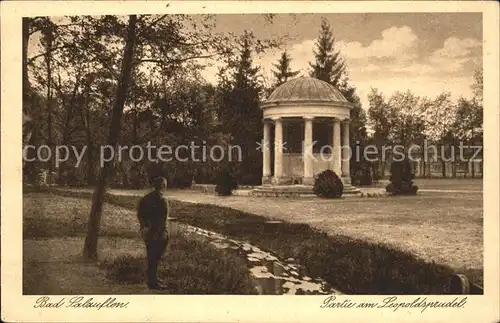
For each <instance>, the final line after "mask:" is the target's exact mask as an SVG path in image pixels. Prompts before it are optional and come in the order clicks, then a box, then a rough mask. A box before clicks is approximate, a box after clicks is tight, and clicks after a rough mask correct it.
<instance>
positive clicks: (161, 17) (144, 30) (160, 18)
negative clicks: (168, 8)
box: [137, 15, 168, 37]
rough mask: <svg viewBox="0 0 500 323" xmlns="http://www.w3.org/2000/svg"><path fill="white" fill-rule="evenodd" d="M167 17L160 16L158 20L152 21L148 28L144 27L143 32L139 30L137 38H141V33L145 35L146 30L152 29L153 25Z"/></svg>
mask: <svg viewBox="0 0 500 323" xmlns="http://www.w3.org/2000/svg"><path fill="white" fill-rule="evenodd" d="M167 17H168V15H163V16H160V17H159V18H157V19H155V20H153V21H152V22H151V23H150V24H149V25H148V26H146V27H145V28H144V29H143V30H141V31H140V32H139V33H138V34H137V37H141V36H142V34H143V33H145V32H146V31H147V30H148V29H150V28H152V27H153V26H154V25H156V24H157V23H159V22H160V21H162V20H163V19H165V18H167Z"/></svg>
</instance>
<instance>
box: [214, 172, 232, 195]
mask: <svg viewBox="0 0 500 323" xmlns="http://www.w3.org/2000/svg"><path fill="white" fill-rule="evenodd" d="M237 187H238V185H237V183H236V180H235V178H234V176H233V175H232V174H231V173H230V172H229V171H228V170H221V171H220V172H219V173H218V174H217V179H216V185H215V191H216V192H217V194H218V195H220V196H228V195H231V194H232V192H233V190H234V189H236V188H237Z"/></svg>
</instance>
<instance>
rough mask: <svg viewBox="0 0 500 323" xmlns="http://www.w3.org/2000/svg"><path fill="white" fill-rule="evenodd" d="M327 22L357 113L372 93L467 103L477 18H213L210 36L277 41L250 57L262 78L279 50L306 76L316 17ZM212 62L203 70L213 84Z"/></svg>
mask: <svg viewBox="0 0 500 323" xmlns="http://www.w3.org/2000/svg"><path fill="white" fill-rule="evenodd" d="M322 17H324V18H326V19H327V20H328V22H329V24H330V26H331V29H332V32H333V35H334V37H335V39H336V49H337V50H340V52H341V54H342V55H343V56H344V59H345V61H346V63H347V71H348V74H349V78H350V83H351V84H352V85H354V86H355V87H356V89H357V91H356V93H357V94H358V96H359V97H360V98H361V102H362V104H363V108H365V109H367V108H368V100H367V94H368V93H369V92H370V89H371V88H376V89H378V90H379V91H380V92H382V93H383V94H384V95H385V96H386V97H388V96H390V95H391V94H393V93H394V92H395V91H406V90H408V89H410V90H411V91H412V92H414V93H415V94H417V95H420V96H428V97H430V98H433V97H435V96H437V95H438V94H439V93H441V92H443V91H444V92H450V93H451V95H452V98H454V99H456V98H458V97H460V96H464V97H471V95H472V91H471V88H470V86H471V84H472V82H473V73H474V70H475V68H476V67H477V66H481V65H482V16H481V13H368V14H367V13H338V14H298V15H276V16H275V17H274V19H273V21H272V23H270V22H269V21H268V20H266V18H265V17H264V16H263V15H257V14H247V15H243V14H234V15H217V16H216V29H215V31H217V32H233V33H235V34H242V33H243V32H244V31H245V30H251V31H253V33H254V34H255V35H256V36H257V37H258V38H262V39H266V38H276V37H277V38H284V37H285V36H288V37H287V38H286V39H287V40H286V43H285V45H284V47H283V48H282V49H280V50H275V51H270V52H267V53H265V54H263V55H261V56H260V57H256V58H255V59H254V62H255V64H256V65H259V66H261V68H262V72H263V74H264V75H266V76H267V77H270V75H271V73H270V70H271V69H272V68H273V66H272V64H273V63H276V62H277V60H278V59H279V57H280V54H281V52H282V50H283V49H285V48H286V49H287V51H288V53H289V54H290V56H291V57H292V62H291V67H292V69H293V70H299V71H301V72H302V73H303V75H306V74H307V71H308V68H309V64H308V62H310V61H312V60H313V58H314V56H313V55H314V54H313V49H314V43H315V40H316V37H317V35H318V32H319V29H320V25H321V18H322ZM217 70H218V63H217V62H216V61H215V62H213V66H212V67H209V68H207V69H206V70H205V71H204V72H203V76H204V77H205V78H206V79H207V80H208V81H209V82H214V83H215V82H216V76H215V75H216V73H217Z"/></svg>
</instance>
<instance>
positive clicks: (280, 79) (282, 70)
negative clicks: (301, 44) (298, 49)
mask: <svg viewBox="0 0 500 323" xmlns="http://www.w3.org/2000/svg"><path fill="white" fill-rule="evenodd" d="M291 61H292V57H290V54H288V52H287V51H286V50H285V51H284V52H283V53H282V54H281V57H280V59H279V60H278V62H277V63H273V66H274V68H275V69H276V70H273V71H272V73H273V75H274V77H275V79H276V82H275V83H274V86H273V87H274V88H277V87H278V86H280V85H281V84H283V83H285V82H286V81H288V80H289V79H292V78H294V77H296V76H297V75H299V73H300V71H292V68H291V67H290V63H291Z"/></svg>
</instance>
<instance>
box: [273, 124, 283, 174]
mask: <svg viewBox="0 0 500 323" xmlns="http://www.w3.org/2000/svg"><path fill="white" fill-rule="evenodd" d="M282 177H283V120H282V119H281V118H279V117H278V118H276V119H275V120H274V183H275V184H279V183H280V179H281V178H282Z"/></svg>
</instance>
